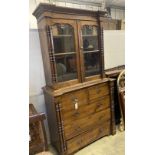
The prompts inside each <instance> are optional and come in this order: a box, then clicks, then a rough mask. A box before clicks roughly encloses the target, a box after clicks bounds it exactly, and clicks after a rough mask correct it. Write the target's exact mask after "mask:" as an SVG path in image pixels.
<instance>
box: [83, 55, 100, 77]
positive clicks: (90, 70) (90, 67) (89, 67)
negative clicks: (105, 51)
mask: <svg viewBox="0 0 155 155" xmlns="http://www.w3.org/2000/svg"><path fill="white" fill-rule="evenodd" d="M99 58H100V57H99V52H93V53H85V54H84V65H85V76H92V75H97V74H99V73H100V67H99V62H100V61H99Z"/></svg>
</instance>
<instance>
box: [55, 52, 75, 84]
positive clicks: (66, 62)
mask: <svg viewBox="0 0 155 155" xmlns="http://www.w3.org/2000/svg"><path fill="white" fill-rule="evenodd" d="M55 60H56V69H57V79H58V82H62V81H67V80H72V79H76V78H77V67H76V56H75V54H73V55H61V56H56V58H55Z"/></svg>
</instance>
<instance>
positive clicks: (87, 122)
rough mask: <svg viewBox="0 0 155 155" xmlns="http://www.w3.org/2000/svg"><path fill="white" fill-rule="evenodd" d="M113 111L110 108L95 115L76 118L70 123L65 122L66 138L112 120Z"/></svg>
mask: <svg viewBox="0 0 155 155" xmlns="http://www.w3.org/2000/svg"><path fill="white" fill-rule="evenodd" d="M110 118H111V111H110V108H108V109H106V110H103V111H100V112H97V113H95V114H93V115H90V116H87V117H84V118H81V119H78V120H75V121H73V122H71V123H69V124H64V133H65V138H66V139H70V138H73V137H74V136H77V135H78V134H81V133H83V132H84V131H87V130H88V129H89V128H92V127H93V126H96V125H101V124H104V123H105V122H106V121H109V122H111V121H110Z"/></svg>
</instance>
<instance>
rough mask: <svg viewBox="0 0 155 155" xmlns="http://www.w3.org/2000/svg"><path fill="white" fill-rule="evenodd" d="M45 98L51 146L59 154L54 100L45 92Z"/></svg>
mask: <svg viewBox="0 0 155 155" xmlns="http://www.w3.org/2000/svg"><path fill="white" fill-rule="evenodd" d="M44 96H45V104H46V111H47V120H48V125H49V131H50V139H51V144H52V145H53V146H54V147H55V148H56V149H57V151H58V152H61V148H60V146H61V145H60V139H59V133H58V122H57V116H56V109H55V103H54V98H53V97H52V96H51V95H49V94H48V93H46V92H44Z"/></svg>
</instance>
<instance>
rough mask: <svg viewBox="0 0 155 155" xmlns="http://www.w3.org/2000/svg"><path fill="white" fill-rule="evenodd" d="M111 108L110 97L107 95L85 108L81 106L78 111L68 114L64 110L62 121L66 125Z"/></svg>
mask: <svg viewBox="0 0 155 155" xmlns="http://www.w3.org/2000/svg"><path fill="white" fill-rule="evenodd" d="M109 107H110V96H109V95H106V96H104V97H103V98H101V99H100V100H97V101H95V102H91V103H89V104H85V105H84V106H83V105H81V104H80V106H78V109H74V110H71V111H68V112H65V110H63V109H62V119H63V122H64V124H66V125H67V124H69V123H72V122H74V121H75V120H77V119H81V118H83V117H86V116H89V115H92V114H94V113H96V112H99V111H102V110H105V109H107V108H109Z"/></svg>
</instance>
